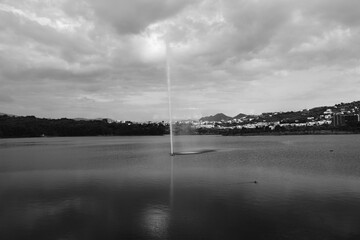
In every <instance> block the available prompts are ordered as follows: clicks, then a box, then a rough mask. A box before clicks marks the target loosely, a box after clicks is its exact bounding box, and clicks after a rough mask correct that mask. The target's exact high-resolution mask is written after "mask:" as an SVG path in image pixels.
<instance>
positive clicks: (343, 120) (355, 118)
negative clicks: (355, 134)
mask: <svg viewBox="0 0 360 240" xmlns="http://www.w3.org/2000/svg"><path fill="white" fill-rule="evenodd" d="M359 120H360V119H359V115H358V114H355V115H345V114H335V115H334V116H333V118H332V125H333V126H334V127H341V126H348V125H353V124H357V123H358V122H359Z"/></svg>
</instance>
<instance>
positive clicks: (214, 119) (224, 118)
mask: <svg viewBox="0 0 360 240" xmlns="http://www.w3.org/2000/svg"><path fill="white" fill-rule="evenodd" d="M231 119H232V117H229V116H226V115H225V114H223V113H218V114H215V115H214V116H208V117H203V118H200V121H209V122H220V121H228V120H231Z"/></svg>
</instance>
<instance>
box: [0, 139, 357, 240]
mask: <svg viewBox="0 0 360 240" xmlns="http://www.w3.org/2000/svg"><path fill="white" fill-rule="evenodd" d="M359 146H360V135H316V136H315V135H314V136H247V137H240V136H239V137H223V136H177V137H175V151H179V152H183V151H198V150H200V151H201V150H209V149H211V150H216V151H214V152H205V153H202V154H195V155H176V156H174V157H171V156H170V155H169V148H170V144H169V137H168V136H155V137H154V136H148V137H74V138H66V137H64V138H28V139H0V239H5V240H6V239H37V240H39V239H46V240H49V239H360V148H359Z"/></svg>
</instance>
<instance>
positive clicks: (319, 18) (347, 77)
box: [0, 0, 360, 121]
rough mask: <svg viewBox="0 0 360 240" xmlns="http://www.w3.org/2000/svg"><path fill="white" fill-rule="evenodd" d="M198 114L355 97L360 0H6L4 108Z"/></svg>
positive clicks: (152, 116) (138, 115)
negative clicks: (169, 85) (169, 107)
mask: <svg viewBox="0 0 360 240" xmlns="http://www.w3.org/2000/svg"><path fill="white" fill-rule="evenodd" d="M165 39H168V41H169V43H170V49H171V54H170V60H171V61H170V63H171V64H170V65H171V66H170V68H171V76H172V92H173V107H174V110H173V114H174V116H175V118H198V117H201V116H205V115H209V114H215V113H218V112H223V113H225V114H227V115H230V116H234V115H236V114H238V113H240V112H243V113H247V114H250V113H251V114H253V113H262V112H266V111H281V110H282V111H286V110H301V109H304V108H310V107H315V106H319V105H332V104H335V103H339V102H348V101H355V100H360V1H358V0H302V1H298V0H78V1H71V0H0V84H1V87H0V112H5V113H11V114H16V115H35V116H38V117H51V118H59V117H71V118H73V117H85V118H97V117H109V118H113V119H124V120H139V121H142V120H162V119H166V118H167V92H166V90H167V85H166V71H165V70H166V53H165Z"/></svg>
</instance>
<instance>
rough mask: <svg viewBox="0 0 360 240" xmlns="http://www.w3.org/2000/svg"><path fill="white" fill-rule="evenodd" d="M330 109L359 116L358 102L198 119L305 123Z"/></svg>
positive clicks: (334, 111)
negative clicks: (298, 109)
mask: <svg viewBox="0 0 360 240" xmlns="http://www.w3.org/2000/svg"><path fill="white" fill-rule="evenodd" d="M328 109H330V111H331V112H332V113H338V112H342V113H346V114H359V110H360V101H354V102H350V103H339V104H336V105H334V106H320V107H314V108H311V109H304V110H300V111H287V112H266V113H262V114H260V115H246V114H243V113H240V114H238V115H236V116H235V117H229V116H226V115H225V114H223V113H218V114H216V115H214V116H208V117H203V118H200V121H214V122H219V121H221V120H224V121H228V120H232V119H242V120H243V121H252V122H283V123H292V122H306V121H307V120H308V119H313V120H320V119H322V118H323V115H324V112H325V111H327V110H328Z"/></svg>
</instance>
